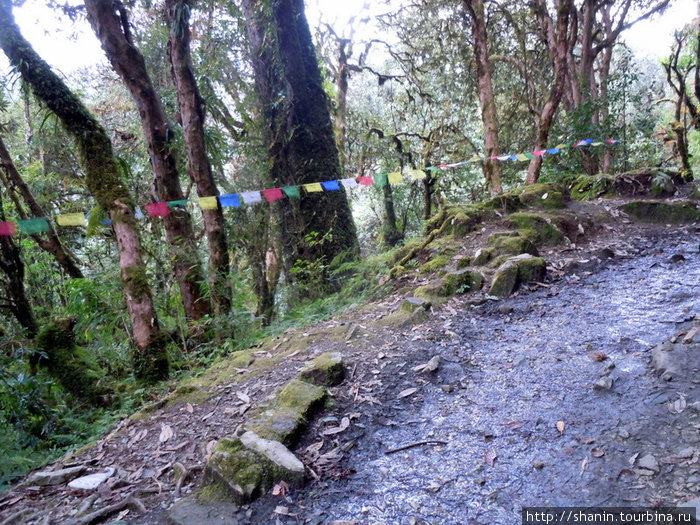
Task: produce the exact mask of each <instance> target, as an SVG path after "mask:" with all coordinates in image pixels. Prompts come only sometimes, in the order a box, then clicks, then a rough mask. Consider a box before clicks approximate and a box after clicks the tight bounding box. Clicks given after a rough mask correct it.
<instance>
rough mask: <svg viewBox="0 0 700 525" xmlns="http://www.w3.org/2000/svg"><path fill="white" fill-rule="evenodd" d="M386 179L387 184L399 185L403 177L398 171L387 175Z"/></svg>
mask: <svg viewBox="0 0 700 525" xmlns="http://www.w3.org/2000/svg"><path fill="white" fill-rule="evenodd" d="M386 177H387V180H388V181H389V184H401V183H402V182H403V175H401V172H398V171H394V172H392V173H389V174H388V175H387V176H386Z"/></svg>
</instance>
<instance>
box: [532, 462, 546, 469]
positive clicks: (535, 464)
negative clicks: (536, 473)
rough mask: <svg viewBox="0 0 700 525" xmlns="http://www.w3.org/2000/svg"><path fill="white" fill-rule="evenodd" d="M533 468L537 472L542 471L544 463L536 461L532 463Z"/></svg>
mask: <svg viewBox="0 0 700 525" xmlns="http://www.w3.org/2000/svg"><path fill="white" fill-rule="evenodd" d="M532 466H533V467H535V468H536V469H537V470H542V469H543V468H544V463H542V462H541V461H537V460H535V461H533V462H532Z"/></svg>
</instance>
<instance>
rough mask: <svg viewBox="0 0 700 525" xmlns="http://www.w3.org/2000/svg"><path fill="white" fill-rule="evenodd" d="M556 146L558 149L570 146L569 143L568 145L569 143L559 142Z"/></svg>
mask: <svg viewBox="0 0 700 525" xmlns="http://www.w3.org/2000/svg"><path fill="white" fill-rule="evenodd" d="M554 147H555V148H557V149H566V148H568V147H569V145H568V144H557V145H556V146H554Z"/></svg>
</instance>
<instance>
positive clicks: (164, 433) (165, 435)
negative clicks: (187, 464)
mask: <svg viewBox="0 0 700 525" xmlns="http://www.w3.org/2000/svg"><path fill="white" fill-rule="evenodd" d="M173 434H174V432H173V428H172V427H171V426H170V425H166V424H164V423H161V424H160V436H158V441H160V442H161V443H165V442H166V441H168V440H169V439H170V438H171V437H173Z"/></svg>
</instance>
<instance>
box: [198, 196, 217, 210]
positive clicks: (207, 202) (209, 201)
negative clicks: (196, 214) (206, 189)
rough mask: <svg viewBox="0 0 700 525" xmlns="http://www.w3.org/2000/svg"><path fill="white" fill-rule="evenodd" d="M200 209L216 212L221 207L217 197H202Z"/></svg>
mask: <svg viewBox="0 0 700 525" xmlns="http://www.w3.org/2000/svg"><path fill="white" fill-rule="evenodd" d="M199 207H200V208H202V209H203V210H215V209H216V208H218V207H219V205H218V199H217V198H216V197H200V198H199Z"/></svg>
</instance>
